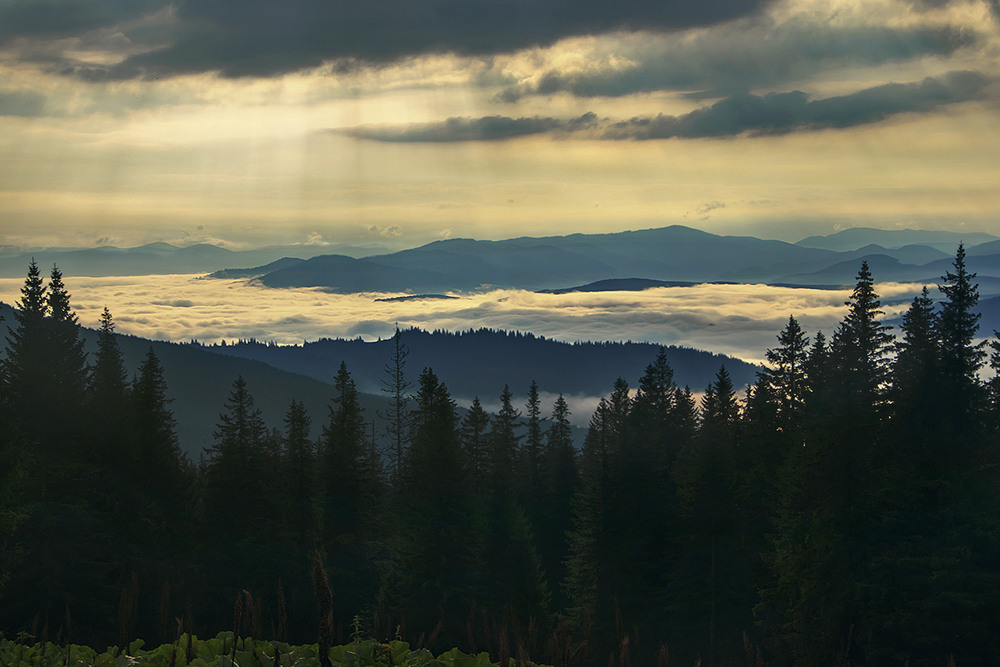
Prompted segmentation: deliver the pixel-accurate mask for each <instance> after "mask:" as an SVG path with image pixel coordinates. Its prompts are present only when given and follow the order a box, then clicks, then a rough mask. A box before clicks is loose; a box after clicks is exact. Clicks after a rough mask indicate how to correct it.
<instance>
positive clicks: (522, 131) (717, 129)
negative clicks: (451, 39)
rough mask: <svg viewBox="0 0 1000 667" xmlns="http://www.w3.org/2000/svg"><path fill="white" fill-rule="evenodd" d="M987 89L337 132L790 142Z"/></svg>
mask: <svg viewBox="0 0 1000 667" xmlns="http://www.w3.org/2000/svg"><path fill="white" fill-rule="evenodd" d="M989 83H990V79H989V78H987V77H986V76H984V75H982V74H980V73H978V72H951V73H949V74H947V75H945V76H942V77H938V78H930V77H928V78H926V79H924V80H923V81H921V82H918V83H889V84H885V85H881V86H875V87H873V88H868V89H865V90H861V91H858V92H856V93H852V94H849V95H841V96H838V97H829V98H825V99H819V100H810V99H809V96H808V95H806V94H805V93H803V92H801V91H793V92H789V93H770V94H767V95H763V96H761V95H750V94H742V95H736V96H732V97H727V98H725V99H723V100H720V101H718V102H716V103H715V104H713V105H711V106H707V107H703V108H701V109H697V110H695V111H692V112H691V113H688V114H684V115H681V116H667V115H662V114H661V115H658V116H655V117H636V118H631V119H629V120H626V121H619V122H609V121H607V120H606V119H605V120H601V119H599V118H598V117H597V116H596V115H595V114H594V113H591V112H588V113H586V114H584V115H582V116H578V117H575V118H570V119H566V120H562V119H557V118H551V117H538V116H536V117H533V118H509V117H506V116H487V117H484V118H449V119H448V120H446V121H444V122H442V123H424V124H417V125H406V126H402V127H393V126H390V127H371V128H367V127H360V128H353V129H349V130H344V131H338V132H340V133H343V134H348V135H350V136H354V137H358V138H362V139H370V140H374V141H384V142H426V143H440V142H457V141H500V140H504V139H514V138H517V137H524V136H530V135H535V134H551V135H570V134H572V133H585V134H587V135H588V136H592V137H594V138H599V139H611V140H621V139H640V140H648V139H670V138H675V137H684V138H704V137H725V136H735V135H739V134H742V133H751V134H785V133H788V132H792V131H796V130H817V129H828V128H846V127H853V126H857V125H867V124H870V123H876V122H878V121H881V120H884V119H886V118H888V117H890V116H894V115H897V114H902V113H927V112H930V111H934V110H937V109H939V108H940V107H942V106H945V105H948V104H956V103H959V102H968V101H970V100H976V99H980V98H981V97H982V96H983V92H984V89H985V88H986V86H987V85H988V84H989Z"/></svg>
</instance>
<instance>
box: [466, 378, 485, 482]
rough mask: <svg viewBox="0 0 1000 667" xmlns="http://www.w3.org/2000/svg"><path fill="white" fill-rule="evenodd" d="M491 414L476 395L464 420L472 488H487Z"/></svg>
mask: <svg viewBox="0 0 1000 667" xmlns="http://www.w3.org/2000/svg"><path fill="white" fill-rule="evenodd" d="M490 421H491V420H490V415H489V413H488V412H486V410H485V409H484V408H483V404H482V403H481V402H480V401H479V397H478V396H476V397H475V398H474V399H473V400H472V406H471V407H470V408H469V411H468V412H467V413H466V415H465V419H464V420H463V421H462V429H461V438H462V449H463V450H464V452H465V459H466V461H467V462H468V465H469V480H470V481H471V483H472V488H473V489H476V490H482V489H484V488H485V485H486V479H487V473H488V469H489V449H490V447H489V428H490Z"/></svg>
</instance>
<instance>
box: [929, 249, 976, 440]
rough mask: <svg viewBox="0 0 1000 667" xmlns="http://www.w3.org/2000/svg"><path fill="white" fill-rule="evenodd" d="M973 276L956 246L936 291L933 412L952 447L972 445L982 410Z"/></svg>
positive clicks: (961, 250)
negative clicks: (936, 378)
mask: <svg viewBox="0 0 1000 667" xmlns="http://www.w3.org/2000/svg"><path fill="white" fill-rule="evenodd" d="M975 279H976V274H975V273H969V272H968V270H967V269H966V266H965V247H964V245H961V244H960V245H959V246H958V251H957V252H956V254H955V261H954V271H948V272H947V273H946V274H945V275H944V277H943V282H942V284H940V285H938V289H939V290H941V293H942V294H944V297H945V299H944V301H943V302H942V303H941V313H940V314H939V316H938V319H937V325H938V326H937V338H938V344H939V345H940V350H941V360H940V364H941V365H940V372H941V384H940V389H939V394H938V406H937V409H938V411H940V412H941V413H942V418H943V419H944V421H945V428H946V429H948V430H950V431H951V433H952V436H953V438H954V439H955V442H956V444H958V445H961V446H962V447H970V446H972V445H973V442H971V441H972V440H974V439H976V437H977V434H978V425H979V420H980V415H981V410H982V407H983V403H982V401H983V398H984V395H983V392H982V386H981V384H980V381H979V369H980V368H982V366H983V363H984V362H985V360H986V357H987V352H986V350H985V349H984V346H985V345H986V343H985V341H982V342H979V343H976V342H975V339H976V334H977V332H978V330H979V320H980V318H981V317H982V315H981V314H980V313H979V312H978V311H977V310H976V308H977V305H978V303H979V285H978V284H976V283H975V282H974V281H975Z"/></svg>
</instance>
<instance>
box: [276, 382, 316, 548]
mask: <svg viewBox="0 0 1000 667" xmlns="http://www.w3.org/2000/svg"><path fill="white" fill-rule="evenodd" d="M310 426H311V420H310V418H309V413H308V412H307V411H306V407H305V405H304V404H303V403H302V402H301V401H297V400H294V399H293V400H292V402H291V403H290V404H289V406H288V411H287V412H286V413H285V436H284V439H285V443H284V444H285V447H284V449H285V471H284V472H285V477H286V482H285V484H286V488H287V489H288V520H287V523H288V526H289V527H290V528H291V529H292V540H293V542H294V544H295V545H296V547H297V548H298V549H299V551H300V552H301V553H306V552H307V551H308V548H309V546H310V545H311V544H312V543H313V540H314V539H315V538H316V537H317V533H318V531H317V524H318V522H317V517H316V510H317V503H316V488H315V487H316V482H317V480H316V479H315V475H314V469H315V462H316V453H315V451H314V450H313V443H312V442H311V441H310V439H309V428H310Z"/></svg>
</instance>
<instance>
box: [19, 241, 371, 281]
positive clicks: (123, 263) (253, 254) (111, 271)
mask: <svg viewBox="0 0 1000 667" xmlns="http://www.w3.org/2000/svg"><path fill="white" fill-rule="evenodd" d="M330 252H337V253H340V254H342V255H346V256H357V257H362V256H364V255H371V254H374V253H379V252H385V248H384V247H382V246H348V245H337V246H324V245H293V246H269V247H266V248H258V249H256V250H229V249H227V248H222V247H220V246H216V245H210V244H207V243H198V244H195V245H190V246H186V247H183V248H182V247H178V246H175V245H171V244H169V243H149V244H146V245H142V246H137V247H134V248H116V247H114V246H99V247H97V248H36V249H33V250H22V249H20V248H12V247H9V246H8V247H0V278H20V277H23V276H24V274H25V271H26V270H27V267H28V263H29V262H30V261H31V260H32V259H36V260H37V261H38V265H39V266H41V267H43V268H47V267H51V266H52V265H53V264H56V265H58V266H59V268H60V269H61V270H62V272H63V273H64V274H65V275H75V276H147V275H154V274H166V273H208V272H210V271H218V270H220V269H223V268H225V267H230V266H233V267H239V266H250V265H258V264H265V263H267V262H271V261H274V260H276V259H280V258H282V257H286V256H288V255H295V257H296V260H297V261H301V258H310V257H314V256H316V255H320V254H323V253H330Z"/></svg>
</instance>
